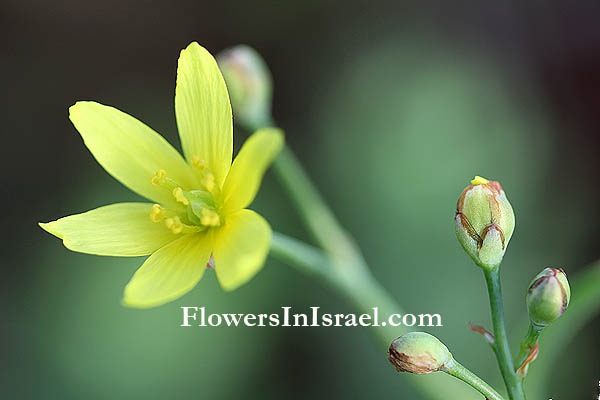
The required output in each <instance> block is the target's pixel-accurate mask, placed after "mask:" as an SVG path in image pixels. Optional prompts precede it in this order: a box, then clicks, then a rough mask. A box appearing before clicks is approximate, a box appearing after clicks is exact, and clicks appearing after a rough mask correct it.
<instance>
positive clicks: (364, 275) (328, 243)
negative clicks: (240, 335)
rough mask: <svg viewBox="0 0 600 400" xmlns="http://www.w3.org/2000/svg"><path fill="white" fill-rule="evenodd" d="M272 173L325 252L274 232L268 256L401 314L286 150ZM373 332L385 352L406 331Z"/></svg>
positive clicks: (360, 301) (364, 307) (434, 387)
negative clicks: (277, 178) (276, 257)
mask: <svg viewBox="0 0 600 400" xmlns="http://www.w3.org/2000/svg"><path fill="white" fill-rule="evenodd" d="M274 125H275V124H274V123H273V122H272V121H271V120H265V121H264V123H262V124H259V125H258V126H253V127H248V128H250V130H256V129H258V128H261V127H263V126H274ZM273 168H274V169H275V172H276V173H277V175H278V177H279V180H280V181H281V183H282V185H283V186H284V188H285V189H286V190H287V192H288V194H289V196H290V198H291V200H292V201H293V202H294V205H295V206H296V208H297V209H298V210H299V212H300V216H301V217H302V219H303V220H304V222H305V224H306V226H307V228H308V229H309V231H310V233H311V234H312V235H313V237H314V238H315V240H316V241H317V243H318V244H319V246H321V247H322V248H323V250H324V251H325V253H323V252H322V251H320V250H319V249H316V248H314V247H312V246H310V245H307V244H304V243H301V242H298V241H296V240H294V239H292V238H289V237H286V236H284V235H281V234H277V233H275V234H274V236H273V242H272V246H271V251H272V253H273V254H274V255H275V256H278V257H279V258H280V259H282V260H283V261H285V262H287V263H289V264H291V265H292V266H295V267H297V268H299V269H300V270H301V271H302V272H304V273H307V274H308V275H311V276H314V277H315V278H317V279H318V280H321V281H324V282H325V283H326V284H327V285H329V286H330V287H332V288H334V289H335V290H336V291H337V292H339V293H341V294H342V295H343V296H344V297H345V298H346V299H347V300H348V301H349V302H350V303H352V304H353V305H355V306H356V307H357V308H358V309H360V310H361V311H363V312H369V313H370V312H371V309H372V308H373V307H378V309H379V311H380V314H381V315H391V314H393V313H398V314H400V313H402V309H401V307H400V306H399V305H398V303H397V302H396V301H395V300H394V299H393V298H392V297H391V296H390V295H389V293H388V292H387V291H386V290H385V289H384V288H383V287H382V286H381V285H380V284H379V283H378V282H377V281H376V280H375V278H374V277H373V275H372V273H371V271H370V269H369V267H368V265H367V263H366V262H365V260H364V257H363V256H362V253H361V251H360V249H358V247H357V246H356V245H355V243H354V241H353V239H352V238H351V237H350V235H348V234H347V233H346V231H345V230H344V229H343V228H342V226H341V225H340V224H339V222H338V221H337V219H336V218H335V216H334V215H333V213H332V212H331V210H330V208H329V207H328V206H327V205H326V204H325V202H324V201H323V199H322V197H321V196H320V194H319V192H318V191H317V189H316V188H315V186H314V185H313V183H312V181H311V180H310V178H309V177H308V175H307V174H306V172H305V171H304V169H303V168H302V165H301V164H300V162H299V161H298V159H297V158H296V156H295V155H294V153H293V152H292V151H291V150H290V149H289V148H288V147H287V146H286V147H284V149H283V150H282V152H281V153H280V154H279V156H278V157H277V158H276V159H275V161H274V163H273ZM372 330H373V332H374V334H375V336H377V338H378V339H379V341H380V343H381V344H382V345H383V346H385V347H384V348H387V347H388V346H389V344H390V343H391V341H392V340H393V339H395V338H396V337H398V336H400V335H401V334H403V333H406V332H407V330H406V328H403V327H394V326H392V325H390V324H387V325H383V324H381V325H379V326H372ZM418 378H420V377H413V376H407V379H408V380H409V381H410V382H411V383H412V385H413V386H414V387H415V388H417V389H418V390H419V392H420V393H422V394H423V395H424V396H425V397H426V398H429V399H435V400H445V399H447V394H448V393H452V394H453V395H457V397H463V398H464V397H466V396H468V394H467V393H464V392H463V390H464V389H463V388H462V387H452V389H449V388H448V384H449V382H447V381H444V380H443V379H440V378H439V377H437V376H432V377H431V378H430V379H428V380H424V379H418ZM442 378H443V376H442ZM444 388H445V389H444Z"/></svg>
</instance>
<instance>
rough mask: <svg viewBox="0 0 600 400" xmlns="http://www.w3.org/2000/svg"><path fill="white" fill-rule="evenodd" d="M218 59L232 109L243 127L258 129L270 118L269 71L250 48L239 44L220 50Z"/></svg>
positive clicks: (270, 88)
mask: <svg viewBox="0 0 600 400" xmlns="http://www.w3.org/2000/svg"><path fill="white" fill-rule="evenodd" d="M217 62H218V64H219V67H220V69H221V72H222V73H223V77H224V78H225V82H226V84H227V90H228V91H229V97H230V99H231V106H232V108H233V112H234V114H235V117H236V119H237V122H239V123H240V124H241V125H242V126H244V127H245V128H248V129H252V130H253V129H257V128H258V127H260V126H261V125H264V124H265V122H266V121H268V120H270V118H271V95H272V86H273V85H272V80H271V73H270V72H269V68H268V67H267V64H266V63H265V62H264V60H263V59H262V57H261V56H260V55H259V54H258V52H256V50H254V49H253V48H251V47H249V46H246V45H239V46H235V47H232V48H230V49H227V50H224V51H222V52H221V53H220V54H219V55H218V56H217Z"/></svg>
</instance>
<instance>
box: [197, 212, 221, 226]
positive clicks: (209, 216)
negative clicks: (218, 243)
mask: <svg viewBox="0 0 600 400" xmlns="http://www.w3.org/2000/svg"><path fill="white" fill-rule="evenodd" d="M200 223H201V224H202V225H204V226H219V225H221V218H220V217H219V214H217V213H216V212H215V211H213V210H210V209H208V208H204V209H202V216H201V217H200Z"/></svg>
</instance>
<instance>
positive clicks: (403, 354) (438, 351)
mask: <svg viewBox="0 0 600 400" xmlns="http://www.w3.org/2000/svg"><path fill="white" fill-rule="evenodd" d="M388 353H389V357H388V360H389V361H390V362H391V363H392V365H393V366H394V367H395V368H396V370H397V371H398V372H411V373H413V374H420V375H424V374H430V373H432V372H437V371H440V370H444V369H445V367H446V365H447V364H448V363H449V362H450V361H452V354H450V351H449V350H448V348H447V347H446V346H444V344H443V343H442V342H440V341H439V340H438V338H436V337H435V336H432V335H430V334H428V333H425V332H409V333H407V334H405V335H402V336H400V337H399V338H398V339H396V340H394V341H393V342H392V344H391V346H390V349H389V351H388Z"/></svg>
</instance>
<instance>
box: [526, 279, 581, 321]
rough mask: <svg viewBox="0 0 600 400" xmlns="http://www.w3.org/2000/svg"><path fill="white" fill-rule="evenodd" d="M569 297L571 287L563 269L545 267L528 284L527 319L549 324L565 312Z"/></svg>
mask: <svg viewBox="0 0 600 400" xmlns="http://www.w3.org/2000/svg"><path fill="white" fill-rule="evenodd" d="M570 299H571V288H570V287H569V281H568V280H567V275H566V274H565V271H563V270H562V269H560V268H546V269H544V270H543V271H542V272H540V273H539V274H538V275H537V276H536V277H535V278H534V279H533V281H531V283H530V284H529V289H528V290H527V311H528V312H529V319H530V320H531V322H532V323H533V324H535V325H538V326H546V325H549V324H550V323H552V322H553V321H555V320H556V319H557V318H558V317H560V316H561V315H562V314H563V313H564V312H565V310H566V309H567V306H568V305H569V300H570Z"/></svg>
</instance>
